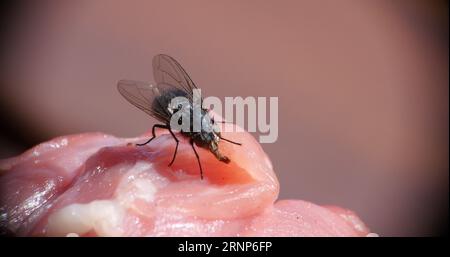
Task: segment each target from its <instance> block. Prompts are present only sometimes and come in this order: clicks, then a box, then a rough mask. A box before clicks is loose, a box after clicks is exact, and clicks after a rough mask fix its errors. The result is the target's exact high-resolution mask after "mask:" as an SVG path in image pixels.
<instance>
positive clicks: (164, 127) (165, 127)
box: [136, 124, 169, 146]
mask: <svg viewBox="0 0 450 257" xmlns="http://www.w3.org/2000/svg"><path fill="white" fill-rule="evenodd" d="M155 128H162V129H169V127H168V126H166V125H162V124H155V125H153V127H152V138H150V139H149V140H148V141H147V142H145V143H142V144H136V145H137V146H144V145H146V144H148V143H150V142H151V141H152V140H153V139H154V138H155V137H156V134H155Z"/></svg>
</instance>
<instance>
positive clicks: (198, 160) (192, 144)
mask: <svg viewBox="0 0 450 257" xmlns="http://www.w3.org/2000/svg"><path fill="white" fill-rule="evenodd" d="M189 143H190V144H191V146H192V150H194V153H195V157H197V162H198V166H199V167H200V178H201V179H203V169H202V164H201V163H200V157H199V156H198V153H197V150H195V147H194V140H193V139H192V138H191V140H190V141H189Z"/></svg>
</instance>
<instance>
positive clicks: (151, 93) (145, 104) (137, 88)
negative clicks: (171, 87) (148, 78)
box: [117, 80, 170, 122]
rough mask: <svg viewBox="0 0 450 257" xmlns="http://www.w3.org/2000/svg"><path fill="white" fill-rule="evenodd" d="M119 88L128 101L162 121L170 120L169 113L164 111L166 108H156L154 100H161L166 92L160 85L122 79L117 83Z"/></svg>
mask: <svg viewBox="0 0 450 257" xmlns="http://www.w3.org/2000/svg"><path fill="white" fill-rule="evenodd" d="M117 89H118V90H119V93H120V94H121V95H122V96H123V97H124V98H125V99H127V101H128V102H130V103H131V104H133V105H134V106H136V107H137V108H139V109H141V110H143V111H144V112H146V113H147V114H149V115H150V116H152V117H154V118H156V119H158V120H159V121H162V122H168V121H169V120H170V117H169V116H168V114H167V113H166V112H164V111H163V110H164V108H154V106H155V105H154V101H160V100H158V99H160V98H161V97H160V96H161V95H162V94H163V93H164V92H162V91H161V89H159V88H158V87H156V86H154V85H151V84H150V83H147V82H141V81H134V80H120V81H119V83H118V84H117Z"/></svg>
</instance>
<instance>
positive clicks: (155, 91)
mask: <svg viewBox="0 0 450 257" xmlns="http://www.w3.org/2000/svg"><path fill="white" fill-rule="evenodd" d="M153 76H154V78H155V82H156V85H151V84H149V83H146V82H140V81H132V80H120V81H119V83H118V84H117V89H118V90H119V92H120V94H121V95H122V96H123V97H125V99H127V101H128V102H130V103H131V104H133V105H134V106H136V107H138V108H139V109H141V110H143V111H144V112H146V113H147V114H149V115H150V116H152V117H153V118H155V119H157V120H158V121H160V122H161V123H163V124H155V125H153V127H152V137H151V138H150V139H149V140H147V141H146V142H144V143H141V144H136V145H137V146H144V145H146V144H148V143H150V142H151V141H152V140H153V139H154V138H155V137H156V134H155V129H156V128H160V129H167V130H168V131H169V132H170V134H171V135H172V137H173V139H174V140H175V142H176V146H175V152H174V153H173V157H172V160H171V161H170V163H169V166H171V165H172V164H173V162H174V161H175V157H176V155H177V150H178V143H179V140H178V138H177V137H176V135H175V133H174V132H173V130H172V127H171V125H170V121H171V118H172V115H174V114H175V113H176V112H177V111H180V110H179V107H177V106H172V105H171V102H172V99H173V98H175V97H185V98H186V99H188V101H189V102H188V104H187V106H188V111H187V112H183V114H182V115H187V116H188V117H185V118H187V119H189V120H191V121H192V120H199V121H201V123H202V124H201V129H200V130H199V131H198V132H195V131H193V130H192V126H191V127H190V128H189V129H187V130H185V129H181V130H180V133H181V135H183V136H185V137H188V138H189V143H190V145H191V147H192V150H193V151H194V153H195V157H196V158H197V162H198V166H199V168H200V178H201V179H203V169H202V165H201V163H200V157H199V155H198V153H197V150H196V149H195V146H194V145H196V146H199V147H203V148H205V149H208V150H209V151H210V152H211V153H213V154H214V156H215V157H216V158H217V159H218V160H219V161H222V162H224V163H229V162H230V159H229V158H228V157H226V156H225V155H223V154H222V153H220V151H219V141H220V140H224V141H227V142H229V143H232V144H236V145H241V144H240V143H236V142H233V141H231V140H228V139H225V138H223V137H222V136H221V134H220V129H219V127H218V126H217V123H216V122H215V121H214V118H212V117H211V116H210V115H209V110H208V109H205V108H203V106H201V108H200V112H194V111H193V90H194V89H198V88H197V86H196V85H195V84H194V82H193V81H192V79H191V78H190V77H189V75H188V74H187V73H186V71H185V70H184V69H183V67H181V65H180V64H179V63H178V62H177V61H176V60H175V59H173V58H172V57H170V56H168V55H165V54H159V55H156V56H155V57H153ZM201 103H203V99H201ZM194 115H199V116H200V117H195V118H197V119H193V118H194V117H193V116H194Z"/></svg>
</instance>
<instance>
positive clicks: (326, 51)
mask: <svg viewBox="0 0 450 257" xmlns="http://www.w3.org/2000/svg"><path fill="white" fill-rule="evenodd" d="M1 16H2V19H3V20H2V23H1V34H0V35H1V48H0V50H1V56H0V57H1V59H0V68H1V70H0V108H1V109H0V110H1V111H0V124H1V130H0V132H1V133H0V158H6V157H10V156H14V155H16V154H19V153H20V152H22V151H24V150H25V149H27V148H29V147H31V146H32V145H34V144H37V143H39V142H41V141H44V140H48V139H50V138H52V137H55V136H58V135H63V134H69V133H81V132H87V131H103V132H106V133H111V134H114V135H117V136H121V137H126V136H134V135H137V134H140V133H142V132H143V131H144V130H147V129H149V128H150V126H151V125H152V123H153V120H152V119H149V118H148V117H147V116H146V115H145V114H144V113H143V112H141V111H139V110H137V109H135V108H134V107H133V106H131V105H130V104H128V103H127V102H125V100H123V99H122V98H121V96H120V95H119V94H118V92H117V91H116V83H117V81H118V80H119V79H122V78H129V79H137V80H149V81H152V80H153V75H152V72H151V61H152V57H153V56H154V55H155V54H158V53H167V54H169V55H171V56H173V57H175V58H176V59H177V60H178V61H180V62H181V64H182V65H183V66H184V67H185V68H186V69H187V70H188V72H189V73H190V75H191V77H192V78H193V80H194V81H195V82H196V83H197V84H198V85H199V86H200V87H201V88H202V89H203V92H204V93H205V94H206V95H213V96H218V97H224V96H243V97H245V96H278V97H279V105H280V106H279V112H280V113H279V119H280V121H279V138H278V141H277V142H276V143H274V144H265V145H263V147H264V149H265V150H266V151H267V153H268V154H269V156H270V157H271V159H272V161H273V163H274V166H275V169H276V172H277V174H278V177H279V180H280V182H281V198H296V199H304V200H308V201H312V202H315V203H318V204H336V205H340V206H343V207H346V208H349V209H352V210H354V211H356V212H357V213H358V214H359V215H360V216H361V217H362V219H363V220H364V221H365V222H366V223H367V224H368V225H369V227H370V228H371V229H372V230H373V232H376V233H379V234H380V235H384V236H424V235H441V234H445V233H447V229H448V181H449V180H448V179H449V177H448V174H449V170H448V156H447V155H448V82H449V76H448V2H447V1H194V0H190V1H30V2H21V3H20V4H10V5H5V6H4V8H3V10H2V15H1Z"/></svg>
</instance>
